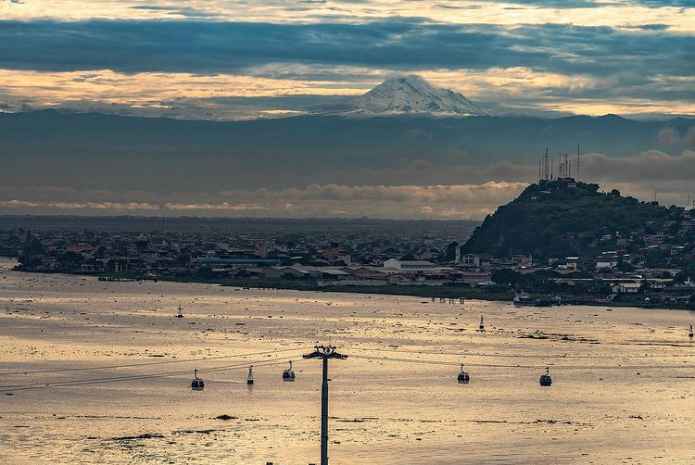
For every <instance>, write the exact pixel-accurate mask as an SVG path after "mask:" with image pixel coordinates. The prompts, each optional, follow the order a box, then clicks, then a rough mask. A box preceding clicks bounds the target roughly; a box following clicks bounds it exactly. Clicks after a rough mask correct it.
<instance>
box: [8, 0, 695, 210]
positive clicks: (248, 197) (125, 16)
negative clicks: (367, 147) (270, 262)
mask: <svg viewBox="0 0 695 465" xmlns="http://www.w3.org/2000/svg"><path fill="white" fill-rule="evenodd" d="M406 73H409V74H418V75H420V76H422V77H424V78H426V79H428V80H429V81H431V82H432V83H434V84H435V85H438V86H441V87H446V88H451V89H454V90H457V91H459V92H461V93H463V94H464V95H466V96H467V97H468V98H470V99H472V100H474V101H476V102H479V103H481V105H483V106H485V107H487V108H489V109H491V110H493V111H497V112H501V113H504V112H509V113H516V114H518V113H521V114H547V115H553V114H556V115H557V114H572V113H574V114H587V115H604V114H607V113H617V114H622V115H632V116H637V115H641V117H642V118H645V117H654V116H659V117H662V116H664V115H671V116H673V115H686V116H695V0H504V1H502V0H500V1H497V0H485V1H481V0H433V1H425V0H292V1H290V0H191V1H181V0H0V112H3V111H4V112H18V111H23V110H30V109H42V108H50V107H57V108H66V109H77V110H96V111H101V112H113V113H119V114H134V115H145V116H161V115H164V116H170V117H175V118H182V119H212V120H239V119H253V118H258V117H271V116H278V115H283V116H284V115H288V114H293V113H294V112H301V111H305V110H306V109H310V108H314V107H315V106H321V105H325V104H331V103H334V102H336V101H340V99H341V98H345V97H346V96H354V95H359V94H362V93H364V92H366V91H367V90H369V89H370V88H372V87H373V86H375V85H376V84H378V83H379V82H381V81H383V80H384V79H385V78H387V77H389V76H392V75H396V74H406ZM676 148H677V150H676ZM46 151H47V152H50V147H48V146H47V147H46ZM105 151H108V149H107V148H106V149H105ZM10 155H11V154H9V155H8V154H7V153H0V156H10ZM473 155H477V154H470V153H469V154H466V153H463V152H461V153H460V154H456V156H457V157H458V158H457V159H456V160H455V162H456V170H452V169H451V163H450V162H447V163H445V164H437V163H435V162H432V161H431V160H429V159H428V157H427V154H421V155H420V156H419V157H411V158H408V159H407V160H406V161H405V162H404V165H403V166H395V165H394V166H392V167H390V168H389V169H391V172H392V173H396V172H402V173H405V174H404V175H403V177H402V178H398V177H391V178H389V179H388V182H383V180H382V182H380V181H379V180H375V179H374V178H373V177H370V176H367V175H363V174H360V173H363V172H366V169H363V167H360V166H355V167H354V176H351V177H350V180H349V182H347V181H346V176H345V175H344V173H337V172H336V173H334V174H333V175H332V176H328V175H327V176H325V177H324V178H323V179H321V182H312V181H311V180H305V181H301V182H300V181H297V182H296V183H295V185H282V186H278V185H272V184H273V183H268V182H264V183H258V185H255V186H244V188H243V189H242V188H240V186H239V185H238V184H235V183H234V182H232V181H230V183H229V184H228V185H215V187H214V188H212V187H210V188H208V189H207V190H206V189H205V188H203V187H202V186H201V185H198V186H187V189H185V190H184V189H181V191H180V192H179V191H176V192H174V191H172V190H171V189H169V190H166V189H163V188H162V189H155V188H153V187H151V186H153V185H155V184H156V183H154V182H152V183H149V182H143V183H141V184H139V185H135V182H134V181H133V182H125V181H123V185H124V186H125V185H126V184H127V185H128V187H127V188H126V187H123V188H119V186H118V185H117V183H116V182H115V181H114V183H113V184H112V185H109V186H108V188H106V187H104V188H95V186H94V185H93V184H94V183H92V184H89V182H88V181H89V179H86V178H89V177H90V175H89V174H88V173H86V172H85V175H84V176H83V177H82V178H79V180H75V179H76V178H75V177H72V176H69V174H70V173H67V174H65V175H62V174H60V173H59V172H57V171H56V172H55V173H53V176H45V173H43V174H41V176H39V175H37V176H36V177H33V178H32V176H31V175H30V174H31V173H26V174H27V175H26V176H22V175H23V174H24V173H22V172H21V169H20V168H17V169H15V170H14V171H13V174H12V175H11V176H10V175H9V174H8V175H7V176H6V177H2V173H0V181H2V182H1V183H0V184H2V185H0V213H90V214H92V213H101V214H112V213H117V214H120V213H136V214H154V215H156V214H206V215H207V214H210V215H232V216H245V215H251V216H361V215H369V216H381V217H400V218H403V217H417V218H472V219H480V218H482V217H484V215H485V214H486V213H488V212H490V211H492V210H493V209H494V208H495V207H496V206H497V205H499V204H500V203H503V202H506V201H507V200H509V199H511V198H513V197H514V196H515V195H516V194H517V193H518V192H519V191H520V190H521V189H523V187H524V186H525V185H526V183H527V182H529V181H532V180H533V179H534V178H535V172H536V169H535V164H530V163H528V162H527V160H526V161H523V160H521V159H515V158H514V157H509V159H507V160H496V161H495V162H494V163H492V162H491V163H490V165H489V166H487V167H481V166H480V162H479V160H478V161H476V162H475V163H473V162H472V161H471V157H472V156H473ZM520 155H521V154H520ZM523 155H524V156H525V157H527V156H528V154H523ZM278 156H279V157H280V156H282V155H278ZM466 157H469V158H466ZM478 158H480V157H478ZM498 158H499V157H498ZM520 158H521V157H520ZM398 159H399V158H398V157H394V160H398ZM114 163H115V162H114ZM394 163H395V162H394ZM297 164H298V165H301V162H300V161H297ZM474 165H475V166H474ZM6 166H8V165H6ZM16 166H19V165H18V164H17V165H16ZM411 166H412V167H415V168H413V169H415V171H414V172H415V173H416V175H412V176H411V175H408V174H407V173H406V171H407V170H409V169H410V167H411ZM300 167H301V166H300ZM211 169H212V168H211ZM288 169H290V170H291V169H292V168H291V167H290V168H288ZM296 169H297V170H298V172H299V167H298V168H296ZM361 169H362V171H360V170H361ZM71 170H72V172H73V174H74V173H77V172H79V170H80V166H73V167H72V168H71ZM694 170H695V125H694V127H693V128H691V130H688V129H687V128H686V129H684V130H681V131H678V130H673V129H671V128H668V127H665V128H664V129H663V130H661V131H660V132H659V137H658V138H657V137H655V138H654V144H653V145H649V146H645V147H644V150H641V151H639V152H635V153H631V154H627V155H625V154H623V156H622V158H619V159H616V158H615V157H613V156H610V154H604V153H591V154H588V155H587V158H586V173H587V175H592V176H593V178H592V180H595V181H598V182H602V183H604V184H606V186H607V187H611V188H612V187H618V188H621V189H623V190H624V191H625V192H628V193H632V194H636V195H641V196H642V197H646V198H650V197H651V196H653V192H654V191H655V190H657V191H658V192H660V195H661V200H663V201H664V202H666V203H676V204H681V205H682V204H685V202H687V193H688V191H689V190H691V187H690V186H691V184H692V182H691V181H692V180H693V175H695V171H694ZM6 172H9V170H6ZM453 172H455V173H457V174H456V176H457V178H456V179H452V174H451V173H453ZM283 175H284V174H283ZM278 176H280V174H279V173H278ZM83 178H85V179H86V180H84V179H83ZM298 178H299V176H298ZM304 178H306V176H304ZM109 182H110V181H109Z"/></svg>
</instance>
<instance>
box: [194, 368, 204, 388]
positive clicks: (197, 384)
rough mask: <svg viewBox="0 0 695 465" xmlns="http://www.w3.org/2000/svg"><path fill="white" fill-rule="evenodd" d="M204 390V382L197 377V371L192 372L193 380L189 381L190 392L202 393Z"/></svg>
mask: <svg viewBox="0 0 695 465" xmlns="http://www.w3.org/2000/svg"><path fill="white" fill-rule="evenodd" d="M203 389H205V381H203V380H202V379H201V378H199V377H198V369H197V368H196V369H195V370H193V380H192V381H191V390H192V391H202V390H203Z"/></svg>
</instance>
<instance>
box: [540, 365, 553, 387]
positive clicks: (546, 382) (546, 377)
mask: <svg viewBox="0 0 695 465" xmlns="http://www.w3.org/2000/svg"><path fill="white" fill-rule="evenodd" d="M539 382H540V385H541V386H542V387H550V386H552V385H553V378H551V377H550V368H546V369H545V373H543V374H542V375H541V378H540V380H539Z"/></svg>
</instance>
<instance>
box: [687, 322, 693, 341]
mask: <svg viewBox="0 0 695 465" xmlns="http://www.w3.org/2000/svg"><path fill="white" fill-rule="evenodd" d="M688 337H689V338H690V339H691V340H692V338H693V324H692V323H690V329H689V330H688Z"/></svg>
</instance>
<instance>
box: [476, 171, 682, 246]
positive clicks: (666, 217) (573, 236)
mask: <svg viewBox="0 0 695 465" xmlns="http://www.w3.org/2000/svg"><path fill="white" fill-rule="evenodd" d="M683 217H684V211H683V209H681V208H677V207H671V208H666V207H662V206H659V205H658V204H657V203H654V202H640V201H639V200H637V199H635V198H633V197H623V196H622V195H621V194H620V192H618V191H616V190H613V191H611V192H600V191H599V186H598V185H596V184H586V183H582V182H575V181H574V180H571V179H560V180H554V181H541V182H540V183H538V184H532V185H530V186H529V187H527V188H526V189H525V190H524V192H523V193H522V194H521V195H520V196H519V197H518V198H517V199H515V200H513V201H512V202H510V203H508V204H507V205H504V206H501V207H499V208H498V209H497V211H496V212H495V213H494V214H493V215H491V216H488V217H487V218H485V221H484V222H483V224H482V225H481V226H479V227H478V228H476V230H475V232H474V233H473V235H472V236H471V238H470V239H469V240H468V242H467V243H466V244H465V245H464V248H463V250H464V252H466V253H479V254H490V255H493V256H498V257H504V256H510V255H515V254H532V255H533V256H534V257H546V258H547V257H565V256H573V255H576V256H587V255H592V254H595V253H596V252H598V251H600V250H606V249H609V248H611V247H616V246H620V244H621V243H629V244H634V243H635V238H639V237H640V236H642V235H648V234H659V233H661V232H664V230H665V229H667V228H669V227H672V228H673V227H675V228H677V225H678V224H679V223H680V222H682V221H683ZM674 225H675V226H674ZM627 239H631V240H629V241H628V240H627Z"/></svg>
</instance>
